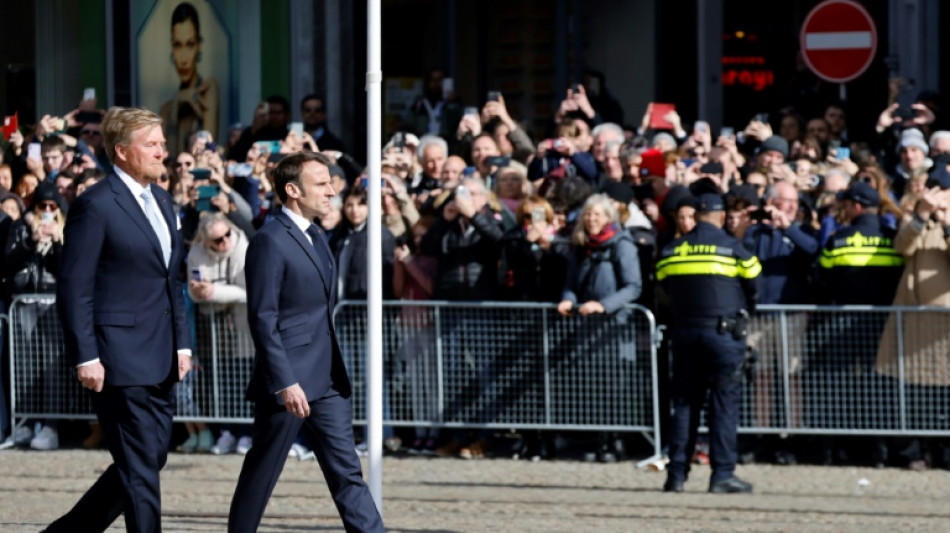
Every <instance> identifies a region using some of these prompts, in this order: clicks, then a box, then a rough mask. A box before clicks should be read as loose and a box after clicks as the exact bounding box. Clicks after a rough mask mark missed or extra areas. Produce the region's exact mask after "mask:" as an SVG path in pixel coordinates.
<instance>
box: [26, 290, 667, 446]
mask: <svg viewBox="0 0 950 533" xmlns="http://www.w3.org/2000/svg"><path fill="white" fill-rule="evenodd" d="M245 313H246V308H245V307H244V306H243V305H230V306H202V305H196V306H195V307H194V313H193V316H194V320H193V321H192V323H193V325H194V328H195V331H194V338H195V343H194V350H193V351H194V362H195V371H194V372H192V373H191V374H189V377H188V378H187V379H186V381H185V382H183V383H182V384H180V385H179V387H178V405H177V412H176V417H175V419H176V420H178V421H206V422H231V423H235V422H236V423H249V422H251V421H252V412H251V404H250V403H248V402H246V401H245V400H244V390H245V387H246V385H247V382H248V379H249V377H250V374H251V370H252V367H253V345H252V342H251V340H250V335H249V333H248V329H247V320H246V316H245ZM384 317H385V321H384V328H383V337H384V343H383V349H384V365H385V368H386V369H387V372H386V379H385V385H384V387H385V390H384V398H385V407H384V410H385V421H384V423H385V424H386V425H392V426H432V427H471V428H499V429H500V428H504V429H564V430H576V429H583V430H599V431H630V432H642V433H643V434H644V435H646V436H647V438H648V439H651V440H652V441H653V442H654V446H655V447H656V450H657V452H658V451H659V439H658V438H656V437H657V436H658V435H659V404H658V401H657V387H656V383H657V376H656V343H655V341H656V339H655V336H654V335H655V331H656V328H655V324H654V321H653V315H652V314H651V313H650V312H649V311H648V310H647V309H645V308H642V307H639V306H631V307H629V308H627V309H625V310H624V311H623V312H622V313H621V314H620V315H619V316H610V317H605V316H590V317H579V316H573V317H569V318H565V317H561V316H560V315H558V314H557V312H556V310H555V307H554V306H553V305H550V304H506V303H480V304H474V303H473V304H459V303H447V302H404V301H391V302H385V303H384ZM335 324H336V330H337V334H338V337H339V340H340V345H341V349H342V352H343V356H344V360H345V362H346V365H347V367H348V370H349V373H350V379H351V381H352V383H353V387H354V396H353V401H354V413H356V416H357V417H358V418H357V419H356V420H354V423H356V424H363V423H364V420H363V419H362V418H361V417H362V414H363V413H365V389H364V387H365V359H364V355H365V334H366V303H365V302H341V303H340V305H338V306H337V308H336V309H335ZM9 331H10V336H9V338H10V353H11V367H12V368H11V376H13V403H12V411H13V417H14V419H21V420H22V419H26V418H38V419H41V418H71V419H78V418H93V414H92V409H91V406H90V402H89V398H88V393H87V392H86V391H85V390H84V389H83V388H82V387H81V386H80V385H79V383H78V382H77V381H76V379H75V377H74V374H73V370H72V369H70V368H67V366H66V365H65V363H64V361H63V348H62V346H63V341H62V330H61V326H60V323H59V317H58V314H57V312H56V308H55V296H54V295H23V296H20V297H18V298H17V299H15V300H14V302H13V304H12V305H11V307H10V328H9Z"/></svg>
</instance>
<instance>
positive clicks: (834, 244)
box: [820, 181, 904, 305]
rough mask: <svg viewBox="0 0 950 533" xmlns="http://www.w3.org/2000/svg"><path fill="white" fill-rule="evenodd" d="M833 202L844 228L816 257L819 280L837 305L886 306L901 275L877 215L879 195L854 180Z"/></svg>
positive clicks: (887, 230) (899, 259) (900, 262)
mask: <svg viewBox="0 0 950 533" xmlns="http://www.w3.org/2000/svg"><path fill="white" fill-rule="evenodd" d="M837 199H838V201H839V202H840V205H841V210H842V212H843V213H844V215H845V218H846V219H848V220H849V221H850V224H849V225H848V226H846V227H844V228H842V229H840V230H838V231H837V232H835V234H834V235H833V236H832V237H831V238H830V239H828V243H827V244H826V245H825V248H824V250H822V254H821V261H820V263H821V269H822V279H823V281H824V282H825V286H827V287H828V289H829V291H830V294H831V297H832V298H833V299H834V303H835V304H837V305H891V302H892V301H893V300H894V292H895V291H896V290H897V284H898V282H899V281H900V278H901V274H902V273H903V272H904V257H903V256H902V255H901V254H899V253H897V252H896V251H895V250H894V245H893V240H894V234H895V233H896V231H895V229H894V228H891V227H888V226H886V225H884V223H883V220H882V218H881V217H880V216H878V205H880V203H881V196H880V194H878V192H877V191H876V190H874V188H873V187H871V186H870V185H869V184H867V183H865V182H863V181H858V182H856V183H855V184H854V185H852V186H851V187H850V188H849V189H848V190H846V191H842V192H839V193H838V195H837Z"/></svg>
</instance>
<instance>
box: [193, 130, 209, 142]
mask: <svg viewBox="0 0 950 533" xmlns="http://www.w3.org/2000/svg"><path fill="white" fill-rule="evenodd" d="M195 138H197V139H200V140H202V141H210V140H211V132H210V131H208V130H198V131H196V132H195Z"/></svg>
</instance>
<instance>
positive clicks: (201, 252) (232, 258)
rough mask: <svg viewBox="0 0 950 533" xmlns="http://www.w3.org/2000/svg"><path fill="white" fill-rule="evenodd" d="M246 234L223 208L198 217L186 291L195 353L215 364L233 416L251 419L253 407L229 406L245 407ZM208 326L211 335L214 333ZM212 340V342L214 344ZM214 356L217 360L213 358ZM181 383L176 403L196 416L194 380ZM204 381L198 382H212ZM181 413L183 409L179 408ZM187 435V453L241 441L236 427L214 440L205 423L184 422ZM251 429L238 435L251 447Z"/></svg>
mask: <svg viewBox="0 0 950 533" xmlns="http://www.w3.org/2000/svg"><path fill="white" fill-rule="evenodd" d="M247 244H248V238H247V237H246V236H245V234H244V232H243V231H241V230H240V229H238V228H237V226H235V225H234V224H233V223H231V222H230V221H229V220H228V217H227V216H226V215H225V214H223V213H221V212H209V213H206V214H205V215H204V216H202V217H201V219H200V220H199V222H198V228H197V231H196V232H195V240H194V241H193V242H192V246H191V250H190V251H189V252H188V272H189V281H188V295H189V296H190V297H191V299H192V300H193V301H194V302H195V303H196V304H197V306H196V313H195V323H196V326H197V328H196V331H197V334H196V351H195V357H198V358H199V359H203V360H204V367H205V368H208V369H211V368H214V369H217V376H215V377H216V378H217V379H218V386H219V389H218V390H220V391H221V396H220V398H221V404H222V406H223V409H225V410H226V411H225V412H231V413H232V416H235V417H242V418H250V417H251V416H252V415H251V412H250V410H247V411H246V412H236V411H228V410H234V409H238V408H240V409H246V408H247V404H245V402H244V384H245V383H246V382H247V380H248V378H249V377H250V371H251V359H250V357H251V348H250V337H249V336H248V335H249V333H248V330H247V306H246V305H245V304H246V302H247V292H246V290H245V287H246V285H245V282H244V256H245V255H246V254H247ZM212 331H213V332H214V333H215V335H212ZM212 339H214V344H212ZM212 357H216V358H217V361H216V362H213V361H212ZM183 385H184V386H183V387H179V399H178V400H179V403H180V404H181V405H182V406H183V407H184V408H186V409H190V410H192V411H194V412H193V413H188V414H189V415H191V414H194V415H198V414H199V413H198V412H197V405H196V404H195V402H194V395H193V389H194V382H193V381H192V382H191V383H189V380H188V379H187V378H186V379H185V381H184V382H183ZM210 385H211V383H202V384H201V386H210ZM183 412H185V411H183ZM185 427H186V429H187V430H188V435H189V436H188V440H186V441H185V444H183V445H182V450H183V451H185V452H192V451H211V452H212V453H215V454H223V453H232V452H234V451H236V449H237V448H238V444H239V439H238V437H237V435H238V434H239V431H236V428H235V427H228V428H226V429H224V430H223V431H222V432H221V435H220V436H219V438H218V441H217V443H213V442H212V441H211V432H210V431H209V430H208V429H207V427H206V426H205V425H204V424H200V423H190V422H187V423H185ZM249 429H250V428H246V429H245V431H244V432H243V435H244V436H242V437H241V438H240V445H241V446H240V448H241V451H242V452H246V451H247V450H248V449H249V448H250V437H249V436H247V435H248V434H249V433H250V431H249Z"/></svg>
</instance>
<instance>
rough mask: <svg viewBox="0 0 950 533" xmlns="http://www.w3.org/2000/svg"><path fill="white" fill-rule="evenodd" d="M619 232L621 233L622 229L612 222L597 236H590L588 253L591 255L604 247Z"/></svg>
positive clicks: (588, 237)
mask: <svg viewBox="0 0 950 533" xmlns="http://www.w3.org/2000/svg"><path fill="white" fill-rule="evenodd" d="M618 231H620V228H619V227H618V226H617V223H616V222H611V223H610V225H608V226H604V227H603V229H601V230H600V233H597V234H596V235H588V236H587V253H590V252H592V251H594V250H596V249H598V248H600V247H601V246H603V245H604V243H606V242H607V241H609V240H610V239H612V238H613V237H614V235H616V234H617V232H618Z"/></svg>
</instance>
